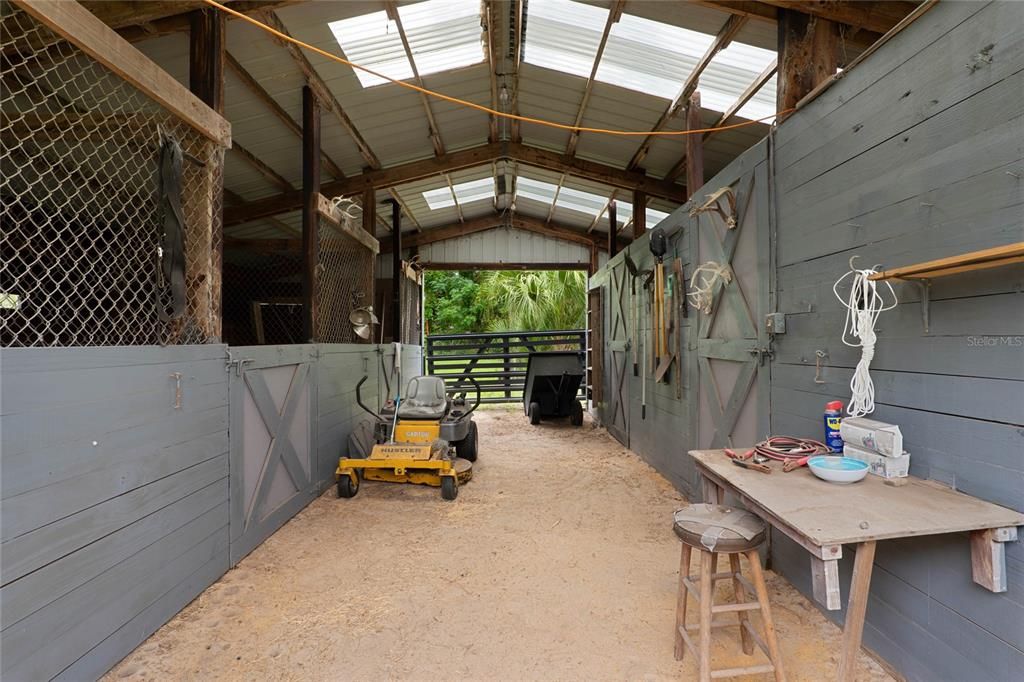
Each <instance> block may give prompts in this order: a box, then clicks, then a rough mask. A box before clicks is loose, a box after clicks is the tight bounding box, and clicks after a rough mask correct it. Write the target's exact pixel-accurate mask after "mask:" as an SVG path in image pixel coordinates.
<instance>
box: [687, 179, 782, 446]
mask: <svg viewBox="0 0 1024 682" xmlns="http://www.w3.org/2000/svg"><path fill="white" fill-rule="evenodd" d="M751 165H753V164H751ZM738 171H739V177H737V178H735V179H734V180H732V181H731V182H730V180H729V178H728V177H726V179H725V180H724V181H722V182H719V181H718V180H715V181H714V184H713V185H712V184H708V185H705V186H704V187H703V188H702V189H701V191H700V192H699V193H698V195H697V196H696V197H694V200H695V203H696V204H697V205H701V204H702V202H706V201H707V198H708V197H710V196H712V195H714V194H715V192H716V191H718V190H722V189H724V188H726V187H728V188H729V189H728V191H727V192H724V193H722V194H720V198H719V200H718V201H717V202H714V203H715V206H714V207H708V208H709V209H710V210H704V211H701V212H700V213H699V214H697V215H695V216H694V218H693V219H692V220H693V222H692V229H693V232H694V234H693V238H694V239H695V240H696V244H697V248H698V249H699V250H698V251H697V253H699V259H698V261H697V262H698V263H702V264H703V263H709V262H711V263H715V264H716V265H722V264H724V265H727V266H728V281H722V280H721V279H719V280H718V281H717V282H716V283H715V285H714V287H713V289H712V293H713V299H712V301H711V303H710V310H709V311H701V312H699V313H698V314H699V315H700V324H699V327H698V333H697V335H696V336H697V338H696V355H697V362H698V366H699V372H700V401H699V410H698V414H699V416H698V420H699V421H698V434H699V436H698V441H699V444H700V447H701V448H722V447H730V446H737V447H743V446H749V445H753V444H754V443H755V442H757V441H758V440H760V439H762V438H764V437H765V436H767V435H768V434H767V431H768V428H769V427H768V423H769V416H770V412H769V399H770V389H769V372H770V364H771V363H770V362H769V358H770V356H771V342H770V339H769V337H768V334H767V332H766V330H765V324H764V319H765V315H766V313H767V312H768V310H769V304H770V299H769V277H770V268H771V258H770V255H771V253H770V249H771V243H770V242H771V240H770V230H769V210H768V194H767V189H768V187H767V183H768V179H767V165H766V164H765V163H764V161H763V160H762V161H761V162H760V163H758V164H757V165H756V166H754V167H753V168H751V167H750V166H749V165H748V166H747V167H746V168H742V167H741V168H739V169H738ZM726 183H729V184H726ZM730 194H731V195H732V196H731V197H730V196H729V195H730ZM691 243H692V242H691ZM692 349H693V348H692V346H691V350H692Z"/></svg>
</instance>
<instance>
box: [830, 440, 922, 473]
mask: <svg viewBox="0 0 1024 682" xmlns="http://www.w3.org/2000/svg"><path fill="white" fill-rule="evenodd" d="M843 456H844V457H850V458H851V459H856V460H860V461H861V462H866V463H867V465H868V471H869V472H871V473H872V474H874V475H875V476H881V477H882V478H905V477H906V476H909V475H910V453H909V452H904V453H903V454H902V455H900V456H899V457H889V456H888V455H880V454H878V453H877V452H873V451H871V450H866V449H864V448H859V447H857V446H856V445H851V444H850V443H846V444H845V445H844V446H843Z"/></svg>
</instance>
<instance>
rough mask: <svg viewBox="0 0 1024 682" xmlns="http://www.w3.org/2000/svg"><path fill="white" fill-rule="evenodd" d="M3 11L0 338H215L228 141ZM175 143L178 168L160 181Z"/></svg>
mask: <svg viewBox="0 0 1024 682" xmlns="http://www.w3.org/2000/svg"><path fill="white" fill-rule="evenodd" d="M0 22H2V25H0V34H2V43H3V55H2V60H0V76H2V84H0V85H2V87H0V142H2V167H0V205H2V222H3V229H2V232H0V252H2V254H3V257H2V259H0V346H4V347H9V346H112V345H147V344H161V345H168V344H188V343H205V342H208V341H212V340H216V339H217V338H218V337H219V336H220V310H219V306H220V300H219V298H220V296H219V292H220V281H219V280H220V267H219V257H220V256H219V253H220V243H219V240H220V232H221V230H220V220H221V214H222V211H221V206H220V201H221V186H222V182H223V177H222V173H223V165H224V164H223V159H224V150H223V148H221V146H220V145H219V144H217V143H215V142H213V141H211V140H209V139H208V138H206V137H204V136H203V135H202V134H200V133H199V132H198V131H196V130H195V129H193V128H192V127H191V126H189V125H188V124H187V123H186V122H185V121H183V120H182V119H180V118H178V117H176V116H175V115H173V114H172V113H170V112H169V111H168V110H166V109H165V108H163V107H162V106H161V105H159V104H157V103H156V102H154V101H153V100H151V99H149V98H148V97H147V96H146V95H144V94H143V93H141V92H140V91H138V90H137V89H136V88H134V87H133V86H131V85H129V84H128V83H126V82H124V81H123V80H121V79H120V78H119V77H118V76H117V75H115V74H114V73H113V72H111V71H109V70H108V69H107V68H106V67H104V66H103V65H101V64H100V63H98V62H96V61H95V60H93V59H92V58H91V57H89V56H87V55H86V54H85V53H84V52H82V51H81V50H79V49H78V48H77V47H75V46H74V45H72V44H71V43H68V42H66V41H64V40H63V39H62V38H60V37H59V36H57V35H56V34H54V33H52V32H51V31H50V30H49V29H47V28H45V27H44V26H42V25H41V24H39V23H38V22H36V21H35V19H33V18H32V17H30V16H29V15H27V14H26V13H25V12H23V11H21V10H18V9H16V8H15V7H14V6H13V5H11V4H10V3H3V6H2V8H0ZM167 144H170V145H171V146H172V147H174V146H177V147H179V148H180V174H175V173H174V171H173V164H169V165H168V166H165V169H168V168H170V169H171V170H170V175H168V174H165V175H164V178H165V179H166V178H168V177H172V176H173V178H172V182H171V183H168V182H166V181H165V182H164V183H163V185H161V183H160V181H159V180H158V177H159V173H160V170H161V168H160V166H161V149H162V146H164V145H167ZM164 153H165V154H166V153H167V152H164ZM174 185H177V186H178V187H180V206H181V209H182V215H183V218H184V221H183V222H184V225H183V227H182V230H181V233H182V242H183V246H184V249H183V250H184V267H183V271H184V273H183V274H184V291H183V292H182V291H181V290H179V291H178V292H177V295H176V294H175V292H174V290H173V287H172V286H171V282H170V281H169V279H168V278H167V277H166V276H164V270H165V262H166V261H165V259H168V258H170V257H171V255H172V254H171V252H169V251H168V250H166V249H164V248H163V247H164V246H166V245H167V244H168V243H169V242H168V241H167V240H166V237H165V234H166V233H167V232H168V230H167V228H166V227H165V226H166V224H167V223H166V220H167V211H168V210H170V209H169V208H168V206H169V203H168V201H169V200H168V197H169V196H172V195H173V196H179V192H178V190H177V189H176V188H175V187H174ZM161 187H162V188H163V192H161ZM175 222H176V223H177V221H175ZM179 244H180V243H179ZM168 269H169V270H170V271H171V272H172V273H174V276H175V277H177V274H178V273H180V272H181V270H182V268H169V267H168ZM161 311H163V314H161Z"/></svg>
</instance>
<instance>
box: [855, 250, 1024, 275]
mask: <svg viewBox="0 0 1024 682" xmlns="http://www.w3.org/2000/svg"><path fill="white" fill-rule="evenodd" d="M1013 263H1024V242H1016V243H1014V244H1007V245H1005V246H997V247H995V248H992V249H983V250H981V251H972V252H971V253H963V254H960V255H959V256H950V257H948V258H939V259H938V260H931V261H927V262H924V263H917V264H915V265H906V266H904V267H902V268H894V269H892V270H883V271H882V272H878V273H875V274H874V275H871V276H870V277H869V278H868V279H871V280H886V279H931V278H933V277H944V276H946V275H956V274H959V273H961V272H970V271H972V270H983V269H986V268H997V267H1001V266H1004V265H1011V264H1013Z"/></svg>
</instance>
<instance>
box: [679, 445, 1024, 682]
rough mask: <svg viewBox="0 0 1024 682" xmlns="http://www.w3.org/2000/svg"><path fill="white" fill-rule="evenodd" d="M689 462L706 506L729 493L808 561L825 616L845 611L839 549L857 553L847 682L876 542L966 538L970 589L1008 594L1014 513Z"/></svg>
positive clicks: (914, 488) (842, 672)
mask: <svg viewBox="0 0 1024 682" xmlns="http://www.w3.org/2000/svg"><path fill="white" fill-rule="evenodd" d="M734 449H735V450H736V451H738V452H745V451H746V450H747V449H749V448H734ZM690 456H691V457H693V459H694V462H695V463H696V465H697V470H698V471H699V472H700V474H701V478H702V485H703V492H704V500H705V501H708V502H718V503H721V502H723V501H724V498H725V492H726V491H728V492H730V493H732V494H734V495H736V496H737V497H738V498H739V499H740V500H741V501H742V502H743V504H744V506H745V507H746V508H747V509H749V510H750V511H752V512H753V513H755V514H757V515H758V516H760V517H761V518H762V519H764V521H765V522H766V523H769V524H771V525H772V526H774V527H775V528H777V529H778V530H779V531H781V532H783V533H785V534H786V535H787V536H789V537H790V538H791V539H792V540H793V541H794V542H796V543H797V544H799V545H800V546H802V547H803V548H804V549H806V550H807V551H808V552H809V553H810V555H811V577H812V582H813V586H814V598H815V600H817V601H818V602H819V603H821V604H822V605H823V606H825V607H826V608H827V609H829V610H833V611H835V610H838V609H840V608H841V606H840V592H839V559H840V558H841V557H842V553H843V545H846V544H852V545H856V556H855V557H854V564H853V578H852V580H851V581H850V596H849V602H848V604H847V609H846V623H845V625H844V627H843V649H842V652H841V654H840V658H839V676H838V679H839V680H841V681H843V682H846V681H848V680H853V679H854V673H855V665H856V660H857V654H858V652H859V651H860V643H861V635H862V633H863V630H864V615H865V613H866V610H867V604H868V590H869V587H870V584H871V569H872V566H873V564H874V558H875V546H876V543H877V542H878V541H879V540H890V539H893V538H908V537H916V536H919V535H940V534H945V533H960V532H969V533H970V538H971V567H972V569H973V573H974V576H973V577H974V582H976V583H978V584H979V585H981V586H983V587H985V588H987V589H989V590H991V591H993V592H1005V591H1006V554H1005V549H1004V544H1003V543H1005V542H1009V541H1013V540H1016V539H1017V526H1021V525H1024V515H1022V514H1019V513H1017V512H1015V511H1013V510H1012V509H1007V508H1005V507H1000V506H998V505H995V504H991V503H989V502H985V501H983V500H979V499H977V498H974V497H970V496H968V495H964V494H962V493H958V492H956V491H954V490H951V489H949V488H947V487H945V486H942V485H940V484H937V483H932V482H929V481H923V480H921V479H919V478H914V477H910V478H909V479H908V482H907V484H906V485H904V486H901V487H893V486H888V485H885V484H884V482H883V480H882V479H881V478H879V477H878V476H873V475H871V474H869V475H868V476H867V478H865V479H864V480H863V481H860V482H858V483H853V484H850V485H837V484H834V483H828V482H826V481H822V480H820V479H818V478H817V477H815V476H814V474H812V473H811V472H810V470H808V469H807V468H806V467H802V468H800V469H798V470H796V471H793V472H790V473H784V472H783V471H782V464H781V463H778V462H772V463H771V464H770V466H771V467H772V469H773V470H774V471H773V472H772V473H771V474H765V473H761V472H758V471H752V470H748V469H742V468H740V467H738V466H735V465H734V464H733V463H732V462H731V461H730V459H729V458H728V457H727V456H726V455H725V453H724V451H722V450H691V451H690Z"/></svg>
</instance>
